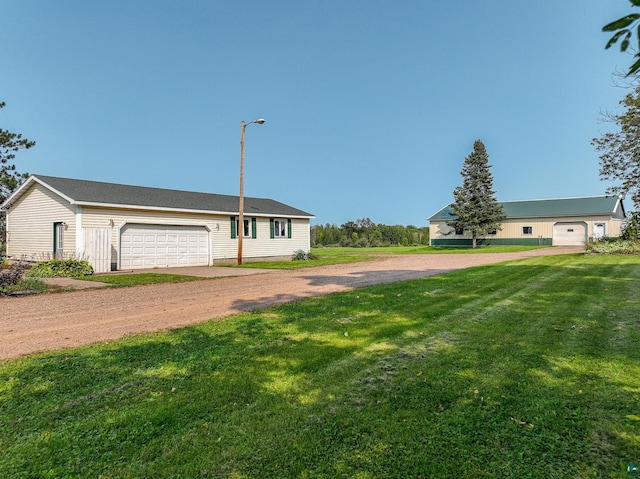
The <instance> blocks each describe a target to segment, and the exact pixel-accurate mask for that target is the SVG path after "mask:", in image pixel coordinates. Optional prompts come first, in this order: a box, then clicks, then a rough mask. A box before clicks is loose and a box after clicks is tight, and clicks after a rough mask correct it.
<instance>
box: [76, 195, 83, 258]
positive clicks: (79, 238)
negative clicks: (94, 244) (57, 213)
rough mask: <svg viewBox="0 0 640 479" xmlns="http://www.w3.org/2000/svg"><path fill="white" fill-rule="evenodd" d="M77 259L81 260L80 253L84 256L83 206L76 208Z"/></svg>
mask: <svg viewBox="0 0 640 479" xmlns="http://www.w3.org/2000/svg"><path fill="white" fill-rule="evenodd" d="M75 222H76V259H79V260H81V259H82V258H80V253H82V254H84V228H82V206H76V217H75Z"/></svg>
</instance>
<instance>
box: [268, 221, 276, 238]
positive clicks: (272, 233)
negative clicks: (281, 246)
mask: <svg viewBox="0 0 640 479" xmlns="http://www.w3.org/2000/svg"><path fill="white" fill-rule="evenodd" d="M269 230H270V232H271V237H272V238H275V237H276V229H275V226H274V219H273V218H271V219H270V220H269Z"/></svg>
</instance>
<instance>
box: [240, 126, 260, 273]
mask: <svg viewBox="0 0 640 479" xmlns="http://www.w3.org/2000/svg"><path fill="white" fill-rule="evenodd" d="M264 121H265V120H264V118H256V119H255V120H253V121H250V122H249V123H245V122H244V121H241V122H240V205H239V210H240V211H239V215H238V216H239V219H238V228H237V230H238V231H236V233H237V235H238V264H242V237H243V236H244V130H245V128H246V127H247V125H251V124H252V123H257V124H258V125H262V124H263V123H264Z"/></svg>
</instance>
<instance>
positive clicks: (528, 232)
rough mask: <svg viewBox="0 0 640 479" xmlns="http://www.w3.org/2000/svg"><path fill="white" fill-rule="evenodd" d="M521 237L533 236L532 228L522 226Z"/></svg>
mask: <svg viewBox="0 0 640 479" xmlns="http://www.w3.org/2000/svg"><path fill="white" fill-rule="evenodd" d="M522 234H523V235H532V234H533V226H523V227H522Z"/></svg>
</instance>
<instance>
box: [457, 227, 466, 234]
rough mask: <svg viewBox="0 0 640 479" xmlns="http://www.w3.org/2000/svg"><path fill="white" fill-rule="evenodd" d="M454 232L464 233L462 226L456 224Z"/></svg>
mask: <svg viewBox="0 0 640 479" xmlns="http://www.w3.org/2000/svg"><path fill="white" fill-rule="evenodd" d="M456 234H457V235H463V234H464V228H462V227H461V226H456Z"/></svg>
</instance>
